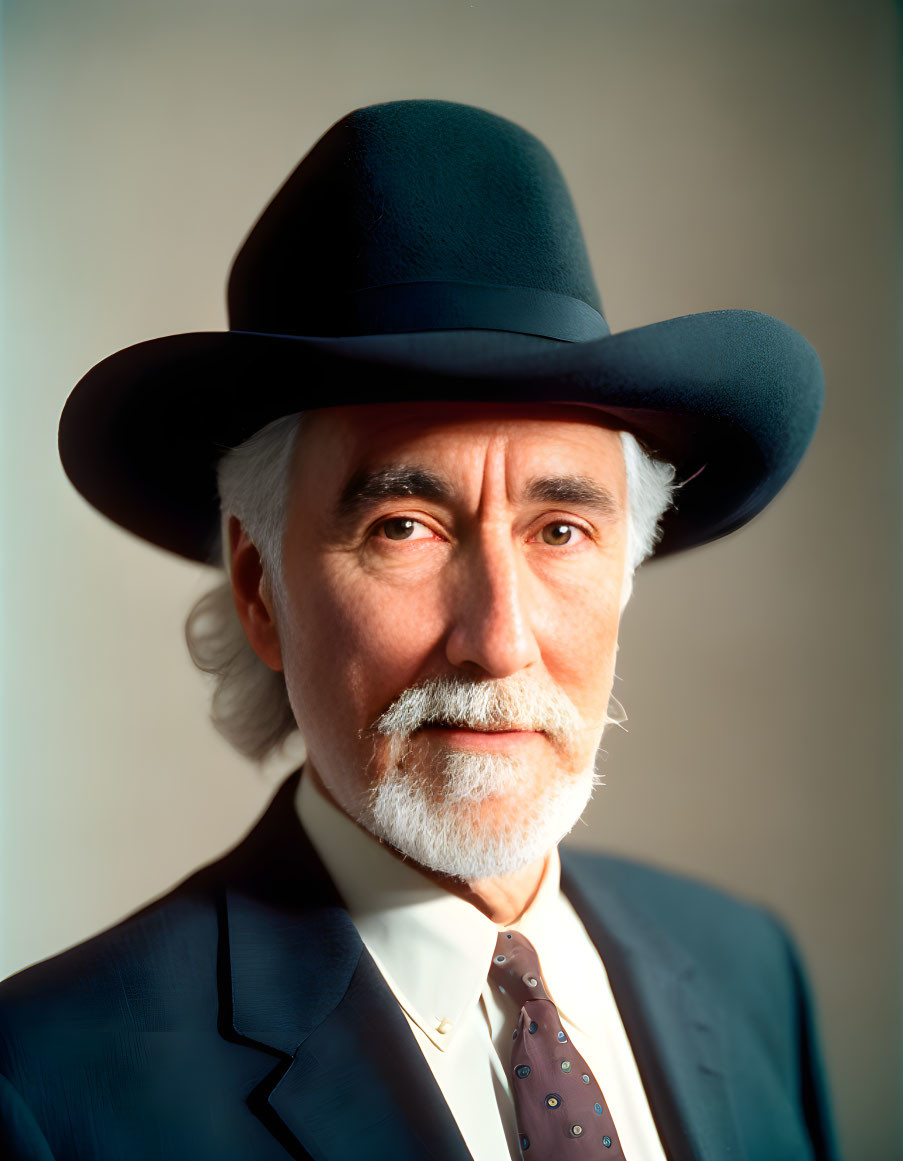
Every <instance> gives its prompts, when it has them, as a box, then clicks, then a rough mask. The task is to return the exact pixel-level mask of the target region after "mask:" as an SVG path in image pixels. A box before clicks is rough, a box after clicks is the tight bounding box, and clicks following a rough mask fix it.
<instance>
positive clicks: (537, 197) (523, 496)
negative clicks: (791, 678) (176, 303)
mask: <svg viewBox="0 0 903 1161" xmlns="http://www.w3.org/2000/svg"><path fill="white" fill-rule="evenodd" d="M229 305H230V319H231V324H232V329H231V331H230V332H228V333H226V334H195V335H180V336H173V337H170V338H167V339H160V340H155V341H153V342H150V343H144V344H139V345H138V346H137V347H133V348H129V349H128V350H126V351H122V352H119V353H118V354H117V355H114V356H112V357H111V358H109V359H107V360H105V361H104V362H103V363H101V364H99V365H98V366H97V367H95V368H94V369H93V370H92V371H91V372H89V374H88V375H87V376H85V378H84V379H83V380H82V381H81V383H80V384H79V385H78V386H77V388H76V390H75V392H74V393H73V395H72V396H71V397H70V400H69V402H68V404H67V407H66V410H65V412H64V415H63V418H62V421H61V427H60V449H61V454H62V457H63V462H64V465H65V467H66V470H67V472H68V473H69V475H70V478H71V479H72V480H73V482H74V483H75V485H76V486H77V487H78V488H79V489H80V490H81V491H82V493H83V494H84V495H85V496H86V497H87V498H88V499H89V500H90V501H91V502H92V503H93V504H95V505H96V506H97V507H98V508H99V509H100V510H101V511H103V512H104V513H106V514H107V515H108V516H110V517H111V518H112V519H114V520H116V521H117V522H119V523H120V524H122V525H123V526H124V527H126V528H129V529H131V530H132V531H134V532H137V533H139V534H140V535H142V536H144V537H146V538H147V539H148V540H151V541H152V542H154V543H156V544H159V545H162V546H164V547H167V548H169V549H171V550H173V551H175V552H178V553H181V554H182V555H184V556H188V557H190V558H193V559H198V560H210V559H212V558H213V556H214V555H216V554H217V553H220V552H221V553H222V556H223V559H224V560H225V563H226V565H227V568H228V582H227V584H226V585H224V586H223V587H222V588H221V589H220V590H218V591H216V592H214V593H213V594H211V595H210V597H208V598H205V600H204V601H203V602H201V604H200V605H199V606H198V607H197V608H196V609H195V611H194V613H193V614H192V618H191V620H190V624H189V641H190V644H191V647H192V651H193V654H194V657H195V659H196V661H197V662H198V663H199V664H200V665H201V666H202V667H203V668H207V669H209V670H210V671H211V672H214V673H216V675H217V683H218V684H217V692H216V696H215V707H214V708H215V714H216V717H217V720H218V722H219V725H220V728H221V729H223V731H224V732H225V733H226V734H227V736H229V737H230V738H231V739H232V740H233V741H234V742H235V743H236V744H237V745H238V746H239V747H240V748H241V749H242V750H243V751H244V752H246V753H248V754H250V755H252V756H255V757H261V756H263V755H265V754H267V753H269V752H270V751H271V750H272V749H273V748H274V747H276V746H278V745H279V744H280V742H281V741H282V740H283V739H284V738H285V737H286V735H287V734H288V733H289V732H290V731H292V730H294V729H295V728H296V727H297V728H299V729H300V731H301V734H302V736H303V737H304V740H305V744H306V747H307V752H308V759H307V762H306V764H305V767H304V770H303V772H300V773H296V774H295V775H293V776H292V777H291V778H290V779H289V780H288V781H287V782H286V783H285V784H284V786H283V787H282V788H281V790H280V791H279V792H278V793H277V795H276V797H275V799H274V800H273V803H272V804H271V806H270V808H269V809H268V811H267V812H266V814H265V815H264V817H263V819H262V820H261V822H260V823H259V824H258V825H257V826H256V827H255V828H254V830H253V831H252V832H251V834H250V835H249V836H248V838H247V839H246V840H245V841H244V842H242V843H241V844H240V845H239V846H238V847H237V848H236V849H235V850H233V851H232V852H230V853H229V854H227V855H226V856H225V857H224V858H223V859H221V860H219V861H218V862H216V863H214V864H212V865H210V866H208V867H206V868H203V869H202V870H201V871H199V872H198V873H197V874H196V875H194V876H192V878H190V879H189V880H187V881H186V882H185V883H183V884H181V885H180V886H179V887H177V888H176V889H175V890H174V891H173V892H172V893H170V894H169V895H168V896H166V897H165V898H163V899H161V900H159V901H158V902H157V903H155V904H152V905H151V906H150V907H148V908H146V909H145V910H144V911H142V912H140V913H138V914H137V915H134V916H132V917H130V918H129V919H127V920H125V921H124V922H123V923H121V924H119V925H118V926H117V927H115V928H113V929H112V930H111V931H109V932H106V933H104V934H103V935H101V936H99V937H97V938H96V939H93V940H90V941H88V942H87V943H85V944H83V945H81V946H79V947H77V948H74V949H72V950H71V951H69V952H67V953H65V954H64V955H62V956H58V957H56V958H55V959H52V960H50V961H48V962H46V963H44V964H39V965H37V966H36V967H33V968H31V969H29V970H28V971H26V972H23V973H21V974H20V975H18V976H16V977H14V978H13V979H11V980H10V981H8V982H7V983H6V985H4V988H3V989H2V991H0V1072H2V1075H3V1078H4V1080H3V1084H2V1088H0V1093H2V1101H3V1121H2V1123H3V1132H4V1133H5V1137H4V1144H5V1148H6V1150H7V1154H8V1155H10V1156H12V1157H15V1158H30V1159H31V1158H50V1157H53V1158H56V1159H57V1161H61V1159H64V1158H97V1159H100V1158H103V1159H107V1158H117V1159H118V1158H164V1157H165V1158H170V1157H173V1158H182V1157H184V1158H208V1157H209V1158H213V1157H216V1158H219V1159H222V1158H248V1157H254V1158H261V1159H264V1161H265V1159H268V1158H273V1159H275V1158H280V1157H285V1156H291V1157H301V1158H305V1157H313V1158H317V1159H331V1161H338V1159H344V1158H351V1157H358V1156H372V1157H377V1158H390V1157H391V1158H409V1157H410V1158H427V1157H432V1158H442V1159H445V1158H449V1159H451V1158H457V1159H461V1161H463V1159H464V1158H467V1157H468V1156H470V1157H473V1158H475V1159H478V1161H484V1159H490V1158H493V1159H494V1158H499V1157H506V1156H510V1157H518V1156H521V1155H527V1153H528V1152H529V1156H530V1157H535V1158H538V1159H543V1158H545V1159H551V1158H559V1157H575V1158H576V1157H612V1158H616V1157H626V1158H628V1159H631V1161H637V1159H640V1158H643V1159H646V1158H648V1159H656V1161H661V1159H662V1158H669V1159H673V1158H687V1159H689V1158H694V1159H703V1161H714V1159H715V1158H727V1157H745V1158H748V1159H754V1158H769V1159H773V1158H787V1159H791V1158H793V1159H797V1158H798V1159H803V1158H814V1157H817V1158H830V1157H833V1156H834V1155H835V1153H834V1146H833V1143H832V1139H831V1131H830V1126H829V1120H828V1115H827V1110H826V1102H825V1097H824V1091H823V1084H822V1079H821V1073H820V1067H819V1061H818V1052H817V1046H816V1043H815V1037H814V1031H813V1028H812V1024H811V1018H810V1015H809V1010H808V1005H807V999H806V993H805V986H804V983H803V980H802V977H801V974H800V970H799V967H798V965H797V962H796V959H795V956H794V953H793V951H792V948H791V946H790V944H789V942H788V940H787V938H786V936H785V934H784V933H783V931H782V930H781V929H780V927H779V926H778V925H777V924H776V923H775V922H774V920H773V919H772V918H771V917H769V916H768V915H766V914H764V913H762V912H759V911H757V910H755V909H753V908H750V907H747V906H745V905H741V904H739V903H736V902H734V901H731V900H729V899H727V898H725V897H723V896H722V895H720V894H718V893H717V892H714V891H711V890H709V889H706V888H703V887H700V886H698V885H696V884H692V883H688V882H686V881H683V880H680V879H677V878H674V877H671V876H668V875H664V874H661V873H659V872H653V871H651V870H648V869H645V868H642V867H638V866H633V865H629V864H626V863H623V862H620V861H618V860H613V859H604V858H593V857H589V856H574V855H570V856H568V857H567V858H562V859H561V861H560V862H559V856H558V852H557V844H558V842H559V840H560V839H561V838H562V837H563V835H564V834H566V833H567V832H568V830H570V828H571V827H572V826H573V825H574V823H575V821H576V820H577V819H578V818H579V816H580V813H581V812H582V810H583V809H584V807H585V805H586V802H587V800H588V797H589V795H590V793H591V790H592V784H593V769H594V759H595V754H596V750H597V748H598V745H599V741H600V739H601V736H602V731H603V729H604V726H605V724H606V722H607V721H608V720H609V717H608V713H609V699H610V693H611V684H612V679H613V672H614V660H615V654H616V650H617V633H618V623H619V617H620V613H621V611H622V609H623V607H624V604H625V603H626V601H627V599H628V597H629V595H630V587H631V578H632V573H633V569H634V568H635V567H636V566H637V564H639V562H640V561H641V560H642V559H643V558H644V557H645V556H647V555H649V553H650V552H651V551H652V550H653V548H655V546H656V538H657V536H659V532H658V527H657V526H658V523H659V520H660V518H662V525H661V531H660V539H659V540H658V545H657V548H656V549H655V550H656V551H657V553H658V554H663V553H665V552H675V551H678V550H682V549H687V548H690V547H692V546H694V545H696V544H700V543H704V542H706V541H709V540H712V539H714V538H716V537H718V536H721V535H725V534H726V533H728V532H731V531H733V530H734V529H736V528H738V527H740V526H741V525H742V524H744V523H745V522H746V521H748V520H749V519H751V518H752V517H753V516H754V515H755V514H756V513H757V512H759V511H760V510H761V509H762V508H763V507H764V506H765V505H766V504H767V503H768V502H769V500H770V499H771V498H772V497H773V496H774V495H775V494H776V492H777V491H778V490H779V488H780V487H781V485H782V484H783V483H784V482H785V481H786V479H787V478H788V477H789V475H790V474H791V472H792V471H793V469H794V467H795V466H796V464H797V462H798V461H799V458H800V456H801V455H802V454H803V451H804V450H805V447H806V445H807V443H808V441H809V439H810V437H811V434H812V432H813V430H814V426H815V422H816V419H817V415H818V410H819V406H820V399H821V389H822V384H821V371H820V367H819V364H818V360H817V358H816V356H815V354H814V352H813V351H812V350H811V348H810V347H809V346H808V344H807V343H806V342H805V340H804V339H802V338H801V336H799V335H797V334H796V333H795V332H793V331H792V330H791V329H790V328H788V327H786V326H784V325H783V324H781V323H779V322H777V321H776V320H774V319H770V318H768V317H766V316H762V315H757V314H753V313H750V312H744V311H725V312H716V313H713V314H708V315H701V316H691V317H688V318H683V319H673V320H670V321H669V322H665V323H660V324H656V325H655V326H651V327H644V328H641V329H640V330H637V331H632V332H625V333H623V334H620V335H610V334H609V333H608V328H607V326H606V324H605V321H604V319H603V317H602V314H601V310H600V303H599V300H598V296H597V293H596V291H595V287H594V284H593V281H592V276H591V274H590V270H589V265H588V261H587V259H586V255H585V252H584V249H583V243H582V239H581V237H580V233H579V229H578V227H577V224H576V219H575V217H574V213H573V209H572V206H571V204H570V200H569V197H568V194H567V190H566V188H565V186H564V183H563V180H562V178H561V176H560V174H559V172H558V170H557V168H556V167H555V164H554V162H553V161H552V159H551V158H550V157H549V155H548V154H547V153H546V152H545V150H544V149H543V147H542V146H541V145H540V144H539V143H538V142H537V141H536V140H535V139H534V138H532V137H531V136H530V135H529V134H527V133H525V132H524V131H523V130H521V129H519V128H518V127H516V126H514V125H512V124H510V123H509V122H506V121H503V120H501V119H499V118H497V117H494V116H492V115H490V114H487V113H484V112H482V111H480V110H476V109H471V108H469V107H467V106H460V105H452V104H448V103H445V102H428V101H413V102H398V103H393V104H389V105H382V106H376V107H373V108H370V109H364V110H359V111H358V112H356V113H354V114H351V115H350V116H349V117H347V118H345V119H344V120H343V121H342V122H340V123H339V124H338V125H337V126H334V127H333V128H332V129H331V130H330V131H329V133H327V134H326V136H325V137H324V138H323V139H322V140H321V141H320V142H319V144H318V145H317V146H316V147H315V148H314V150H313V151H312V152H311V153H310V154H309V155H308V156H307V157H306V158H305V159H304V160H303V161H302V162H301V164H300V165H299V167H298V168H297V169H296V171H295V172H294V173H293V174H292V175H291V177H290V178H289V179H288V181H287V182H286V184H285V185H284V186H283V188H282V189H281V190H280V192H279V193H278V194H277V195H276V197H275V198H274V200H273V201H272V203H271V204H270V206H269V207H268V208H267V210H266V211H265V212H264V214H263V216H262V217H261V219H260V220H259V222H258V223H257V225H256V226H255V228H254V230H253V231H252V232H251V234H250V235H249V237H248V238H247V240H246V241H245V243H244V245H243V246H242V249H241V251H240V252H239V255H238V257H237V259H236V261H235V264H234V266H233V270H232V273H231V277H230V288H229ZM675 487H676V488H677V489H679V492H678V502H677V505H676V506H673V507H671V508H670V510H668V511H667V513H666V512H665V509H666V508H668V504H669V501H670V498H671V493H672V489H673V488H675ZM663 514H664V515H663ZM559 876H560V888H559Z"/></svg>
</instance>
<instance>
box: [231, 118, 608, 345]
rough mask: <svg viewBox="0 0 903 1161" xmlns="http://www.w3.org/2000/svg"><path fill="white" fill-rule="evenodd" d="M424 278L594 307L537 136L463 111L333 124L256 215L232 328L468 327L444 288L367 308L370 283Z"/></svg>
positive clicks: (576, 235)
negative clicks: (416, 299)
mask: <svg viewBox="0 0 903 1161" xmlns="http://www.w3.org/2000/svg"><path fill="white" fill-rule="evenodd" d="M423 284H444V285H445V286H446V287H448V286H450V285H452V284H458V285H460V286H467V285H468V284H470V285H474V284H475V285H476V286H477V287H496V288H503V287H507V288H532V289H533V290H536V291H539V292H545V293H546V294H550V295H562V296H566V297H567V298H569V299H576V300H580V302H582V303H585V304H587V305H588V306H589V307H592V308H593V310H595V311H599V312H601V303H600V300H599V295H598V291H597V290H596V286H595V283H594V281H593V276H592V271H591V268H590V264H589V258H588V256H587V252H586V247H585V244H584V241H583V236H582V234H581V231H580V226H579V224H578V221H577V216H576V212H575V210H574V206H573V203H572V201H571V197H570V194H569V192H568V189H567V186H566V185H565V182H564V178H563V177H562V174H561V171H560V170H559V168H558V166H557V164H556V162H555V160H554V159H553V157H552V156H551V154H550V153H549V151H548V150H547V149H546V148H545V146H544V145H543V144H542V143H541V142H540V141H538V140H537V139H536V138H535V137H534V136H533V135H532V134H530V133H528V132H527V131H526V130H524V129H522V128H520V126H518V125H515V124H513V123H512V122H511V121H507V120H505V119H504V118H502V117H498V116H496V115H495V114H492V113H488V112H486V111H485V110H482V109H477V108H473V107H471V106H469V105H460V104H455V103H453V102H448V101H395V102H391V103H388V104H382V105H373V106H370V107H368V108H364V109H358V110H356V111H355V112H353V113H350V114H349V115H348V116H346V117H344V118H343V119H342V120H341V121H339V122H338V123H337V124H336V125H334V126H333V127H332V128H331V129H330V130H329V131H328V132H327V133H326V134H325V135H324V136H323V137H322V138H321V139H320V140H319V142H318V143H317V144H316V145H315V146H314V148H313V149H312V150H311V151H310V152H309V153H308V154H307V156H306V157H305V158H304V159H303V160H302V161H301V162H300V164H299V165H298V166H297V168H296V169H295V170H294V171H293V172H292V173H291V175H290V176H289V177H288V179H287V180H286V182H285V183H284V185H283V186H282V188H281V189H280V190H279V192H278V193H277V194H276V196H275V197H274V198H273V200H272V201H271V202H270V204H269V205H268V206H267V208H266V209H265V210H264V212H263V214H262V215H261V217H260V218H259V220H258V221H257V223H256V224H255V226H254V227H253V229H252V230H251V232H250V234H249V235H248V237H247V239H246V240H245V242H244V244H243V246H242V248H241V249H240V251H239V252H238V254H237V256H236V258H235V261H234V263H233V267H232V272H231V275H230V281H229V293H228V297H229V315H230V324H231V326H232V328H233V329H234V330H244V331H258V332H261V331H262V332H269V333H275V334H290V335H324V336H335V335H353V334H364V333H371V334H372V333H380V332H381V331H389V332H393V331H394V332H399V331H404V330H406V329H411V330H413V329H416V330H428V329H445V328H446V327H449V329H454V327H455V326H467V325H473V323H469V322H468V319H467V317H466V316H467V313H468V312H467V309H466V308H465V309H464V311H463V314H462V313H461V311H460V309H457V312H456V310H455V309H452V310H451V316H452V318H453V320H454V319H457V321H452V322H451V324H450V323H449V308H448V305H447V298H448V296H447V295H446V296H445V297H444V298H443V300H442V301H443V303H444V305H441V306H439V305H436V306H434V307H430V306H429V305H427V306H426V307H424V305H423V302H422V301H421V302H420V304H419V308H418V310H417V312H416V314H417V317H416V319H415V320H410V319H409V320H408V321H407V322H406V318H407V317H408V315H409V312H408V310H407V309H406V308H404V307H400V306H399V301H398V296H397V295H395V297H394V298H393V301H392V306H391V309H383V310H382V311H380V310H377V311H376V312H375V314H374V311H373V309H372V300H373V298H374V295H373V291H372V289H371V288H377V287H379V288H384V287H396V288H397V287H399V286H405V285H408V286H410V288H411V290H412V292H417V288H418V286H419V287H420V288H423ZM363 292H368V294H369V297H368V294H365V293H363ZM376 297H377V298H378V297H379V296H378V294H377V296H376ZM409 297H410V296H409ZM440 297H442V296H440ZM427 298H429V295H428V296H427ZM433 301H436V302H438V299H436V298H435V296H434V298H433ZM362 302H363V303H365V304H367V306H366V309H363V308H362V306H361V304H362ZM474 313H475V315H476V316H477V317H486V312H485V310H484V309H483V306H482V305H481V307H480V308H479V309H477V310H475V312H474ZM503 313H505V312H503ZM528 313H529V312H528ZM507 326H508V324H507V323H502V324H500V329H507ZM510 329H513V330H520V329H524V330H533V331H534V333H536V332H535V330H534V328H533V327H532V326H531V325H527V324H525V325H524V326H523V327H521V326H520V325H517V324H516V323H514V324H511V326H510ZM562 337H565V336H562ZM575 337H576V336H575Z"/></svg>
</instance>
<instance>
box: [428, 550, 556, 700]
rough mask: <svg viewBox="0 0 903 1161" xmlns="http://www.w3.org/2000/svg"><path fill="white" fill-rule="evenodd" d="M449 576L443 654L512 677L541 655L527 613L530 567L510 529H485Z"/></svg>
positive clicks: (481, 672) (461, 664) (478, 672)
mask: <svg viewBox="0 0 903 1161" xmlns="http://www.w3.org/2000/svg"><path fill="white" fill-rule="evenodd" d="M458 564H459V567H458V569H457V570H456V571H455V575H454V577H453V579H452V588H453V591H452V593H451V598H450V599H451V608H452V617H451V627H450V629H449V632H448V636H447V638H446V642H445V653H446V658H447V659H448V661H449V662H450V664H452V665H453V666H455V667H456V668H458V669H463V670H465V671H466V672H467V673H469V674H470V675H472V676H479V677H493V678H500V677H510V676H511V674H513V673H518V672H520V670H522V669H526V668H527V667H528V666H529V665H532V664H534V663H535V662H537V661H539V659H540V650H539V644H538V641H537V639H536V636H535V634H534V631H533V626H532V624H531V618H530V592H529V590H530V580H531V577H530V575H529V570H528V569H527V567H526V564H525V562H524V561H522V560H521V559H519V556H518V552H517V548H516V545H514V544H513V543H512V542H511V536H510V532H506V531H502V532H500V533H499V534H497V535H492V534H491V533H486V534H484V535H483V536H482V537H481V538H480V539H479V541H476V542H475V543H474V544H473V545H472V547H471V549H470V551H468V552H466V553H464V554H462V557H461V558H460V559H459V562H458Z"/></svg>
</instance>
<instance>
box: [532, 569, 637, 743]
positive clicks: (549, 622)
mask: <svg viewBox="0 0 903 1161" xmlns="http://www.w3.org/2000/svg"><path fill="white" fill-rule="evenodd" d="M562 597H564V598H565V599H562ZM547 608H548V616H547V617H546V618H545V621H544V626H543V638H544V643H545V648H544V649H543V656H544V661H545V664H546V668H547V669H548V671H549V675H550V677H551V678H552V679H553V680H554V681H556V682H557V683H558V684H559V685H560V686H561V687H562V688H563V689H564V690H565V692H566V693H567V694H568V696H569V697H570V698H571V700H572V701H573V702H574V704H575V705H576V706H577V708H578V709H580V710H581V712H582V713H583V714H584V716H586V717H587V718H588V719H589V720H596V719H597V718H599V717H600V716H601V715H602V714H604V712H605V710H606V708H607V705H608V698H609V694H610V692H611V686H612V682H613V680H614V666H615V658H616V654H617V644H618V627H619V623H620V583H619V581H618V579H617V578H616V577H612V578H609V577H601V578H598V579H597V580H596V581H595V582H593V583H588V584H586V585H580V586H575V587H574V588H572V589H571V590H569V591H568V592H567V593H566V594H560V595H559V597H558V599H557V600H556V601H554V602H549V604H548V606H547Z"/></svg>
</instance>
